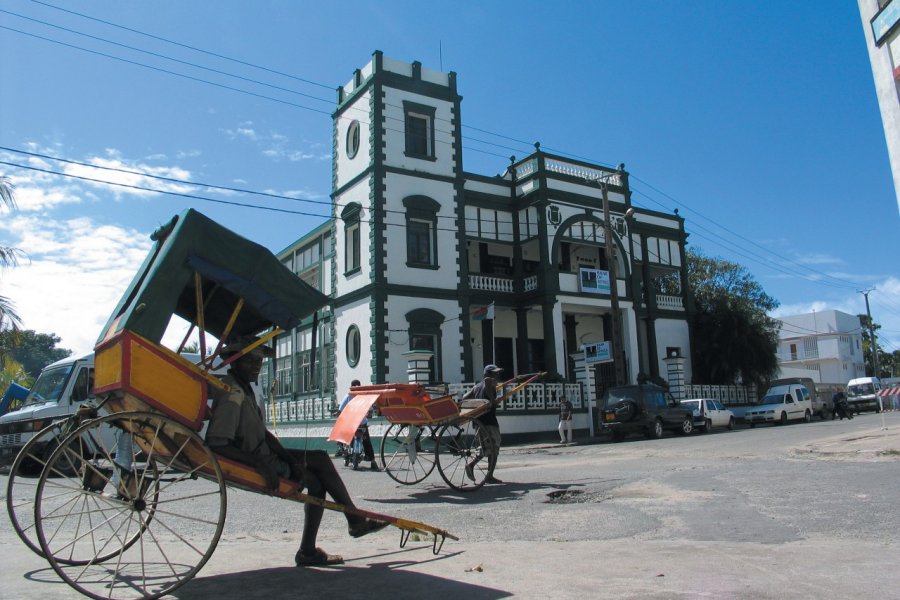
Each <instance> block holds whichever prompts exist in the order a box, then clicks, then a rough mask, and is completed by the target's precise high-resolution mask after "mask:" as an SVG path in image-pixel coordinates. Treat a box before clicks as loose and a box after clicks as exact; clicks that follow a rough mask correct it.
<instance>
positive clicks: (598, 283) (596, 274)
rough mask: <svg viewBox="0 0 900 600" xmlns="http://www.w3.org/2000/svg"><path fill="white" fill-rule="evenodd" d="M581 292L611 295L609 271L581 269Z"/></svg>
mask: <svg viewBox="0 0 900 600" xmlns="http://www.w3.org/2000/svg"><path fill="white" fill-rule="evenodd" d="M578 272H579V280H580V282H581V291H582V292H590V293H592V294H606V295H609V271H601V270H600V269H579V271H578Z"/></svg>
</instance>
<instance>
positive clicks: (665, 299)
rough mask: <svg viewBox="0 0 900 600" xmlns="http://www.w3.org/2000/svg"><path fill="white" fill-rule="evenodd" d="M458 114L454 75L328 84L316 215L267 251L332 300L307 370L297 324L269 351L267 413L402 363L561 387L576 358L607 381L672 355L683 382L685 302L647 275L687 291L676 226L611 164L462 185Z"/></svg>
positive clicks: (397, 374)
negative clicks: (587, 357) (327, 202)
mask: <svg viewBox="0 0 900 600" xmlns="http://www.w3.org/2000/svg"><path fill="white" fill-rule="evenodd" d="M461 103H462V97H461V96H460V95H459V93H458V91H457V77H456V74H455V73H453V72H450V73H442V72H437V71H432V70H429V69H426V68H424V67H423V66H422V65H421V64H420V63H418V62H413V63H412V64H409V63H404V62H400V61H396V60H392V59H390V58H388V57H386V56H384V55H383V54H382V53H381V52H375V53H374V55H373V58H372V60H371V62H369V63H368V64H367V65H366V66H364V67H363V68H361V69H359V70H357V71H356V72H355V73H354V75H353V77H352V79H351V80H350V81H349V82H348V83H347V84H346V85H344V86H342V87H340V88H338V90H337V107H336V109H335V112H334V140H333V141H334V155H333V201H334V212H333V219H332V220H331V221H330V222H328V223H326V224H323V225H322V226H321V227H319V228H317V229H316V230H314V231H312V232H310V233H309V234H307V235H305V236H303V237H302V238H301V239H299V240H298V241H297V242H296V243H294V244H293V245H291V246H290V247H289V248H287V249H285V250H284V251H283V252H281V253H280V257H281V258H282V260H283V261H284V262H285V264H286V265H288V266H289V267H290V268H291V269H293V270H294V271H295V272H296V273H298V275H299V276H300V277H302V278H303V279H304V280H305V281H307V282H308V283H310V284H312V285H313V286H315V287H317V288H319V289H320V290H322V291H324V292H325V293H326V294H329V295H330V296H331V297H332V303H331V306H330V308H329V310H327V311H325V312H323V313H322V314H321V315H319V321H318V323H319V326H318V330H317V331H316V338H317V341H316V342H317V343H316V345H317V346H318V347H319V348H320V352H319V353H318V359H317V361H316V363H315V364H316V368H314V369H311V368H310V365H311V361H310V358H311V357H310V348H312V346H313V331H312V323H311V322H308V323H306V324H304V326H303V327H301V328H299V329H298V330H296V331H292V332H288V333H286V334H284V335H283V336H281V338H280V339H279V340H278V343H277V358H276V360H275V365H274V369H273V370H272V371H270V372H269V377H271V376H272V375H275V374H277V385H276V399H283V400H304V399H309V400H310V401H315V402H317V403H318V402H323V403H324V404H323V406H324V405H325V404H328V403H330V402H332V401H333V400H334V399H335V398H336V397H338V396H341V395H343V394H344V393H345V390H346V389H347V388H348V387H349V385H350V382H351V380H353V379H359V380H360V381H362V382H363V383H364V384H367V383H380V382H392V381H393V382H396V381H406V379H407V358H408V356H406V355H405V353H407V352H409V351H410V350H427V351H430V352H431V353H432V357H431V360H430V363H429V368H430V371H431V372H430V378H431V380H432V381H434V382H446V383H450V384H460V383H462V382H473V381H477V380H478V379H480V376H481V371H482V367H483V366H484V365H485V364H487V363H495V364H498V365H500V366H501V367H503V368H504V369H505V370H506V373H507V374H509V375H513V374H523V373H530V372H536V371H548V372H549V373H551V374H553V375H556V376H557V380H562V381H568V382H574V381H576V380H577V379H578V378H579V376H580V375H579V371H583V370H581V369H575V367H574V365H575V359H577V358H578V357H579V356H581V355H582V354H583V353H584V348H585V346H586V345H587V347H588V348H590V349H591V351H592V352H593V351H599V352H601V353H603V352H611V353H613V354H615V352H614V348H616V347H619V348H621V350H620V351H619V352H618V355H619V357H620V359H621V361H622V362H621V365H622V369H621V379H622V380H623V382H625V381H627V382H633V381H635V380H636V379H637V378H638V377H639V374H643V375H646V376H661V377H663V378H664V377H665V373H666V365H665V363H664V362H663V359H665V358H667V357H672V356H677V357H683V361H682V362H683V366H684V375H685V377H686V378H687V379H688V380H689V379H690V345H691V342H690V332H689V326H688V316H689V313H690V311H691V304H690V301H689V298H688V296H687V294H686V293H682V294H680V295H674V296H673V295H661V294H659V293H657V291H656V290H657V283H658V280H659V279H660V278H667V279H668V280H672V279H673V278H674V279H675V280H677V281H678V282H679V283H680V285H681V289H682V290H687V283H686V282H687V271H686V267H685V253H684V246H685V238H686V234H685V232H684V222H683V219H682V218H681V217H679V216H678V215H677V214H675V215H671V214H664V213H660V212H654V211H650V210H645V209H640V208H637V207H634V206H632V203H631V190H630V188H629V175H628V172H627V171H625V170H624V167H623V166H620V167H619V168H617V169H610V168H607V167H603V166H599V165H594V164H588V163H585V162H581V161H577V160H572V159H568V158H564V157H562V156H556V155H553V154H549V153H547V152H544V151H542V150H541V149H540V146H539V144H535V151H534V152H533V153H532V154H531V155H529V156H526V157H524V158H521V159H515V158H513V159H512V160H511V161H510V163H509V165H503V166H502V167H501V168H504V169H505V171H504V172H503V174H502V175H495V176H489V175H479V174H474V173H467V172H465V171H464V169H463V145H462V141H463V138H462V133H461V128H462V113H461ZM604 194H605V195H606V197H607V201H608V210H607V211H604V202H603V197H604ZM610 257H612V261H613V263H612V264H610ZM611 274H612V276H610V275H611ZM616 313H618V316H617V314H616ZM617 318H618V321H615V319H617ZM616 323H618V326H619V332H620V333H621V337H620V339H621V343H619V344H612V345H611V347H610V346H607V344H604V342H613V341H614V339H613V335H614V333H616V332H615V325H616ZM581 362H583V361H581ZM596 372H597V378H598V379H599V380H601V384H604V385H605V384H609V383H612V382H613V381H614V380H615V369H614V368H613V367H612V366H611V365H608V366H606V367H604V368H601V369H597V371H596ZM308 410H309V409H306V408H302V407H301V408H298V409H297V411H298V412H297V416H300V413H301V412H302V413H304V414H313V415H315V414H316V413H318V412H320V410H321V407H319V408H315V409H312V413H309V412H307V411H308ZM292 412H293V411H292ZM291 414H292V413H290V414H288V418H290V417H291Z"/></svg>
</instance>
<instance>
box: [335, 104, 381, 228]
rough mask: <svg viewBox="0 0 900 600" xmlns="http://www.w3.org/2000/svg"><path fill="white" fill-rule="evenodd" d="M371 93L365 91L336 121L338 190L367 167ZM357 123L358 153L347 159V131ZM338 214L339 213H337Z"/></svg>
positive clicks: (369, 148) (369, 147) (369, 145)
mask: <svg viewBox="0 0 900 600" xmlns="http://www.w3.org/2000/svg"><path fill="white" fill-rule="evenodd" d="M370 98H371V92H370V91H367V92H366V93H365V94H363V95H362V96H360V97H359V98H358V99H356V100H355V101H354V102H353V107H351V108H349V109H348V110H346V111H345V112H344V113H343V114H342V115H341V118H340V119H338V121H337V148H336V150H335V153H334V155H333V160H334V164H335V168H336V169H337V173H336V175H337V183H336V187H337V188H338V189H340V188H341V187H343V186H344V185H346V184H347V182H348V181H350V180H351V179H353V178H354V177H356V176H357V175H359V174H360V173H361V172H362V171H363V170H364V169H366V168H367V167H368V166H369V152H371V142H370V140H369V136H370V135H371V126H370V123H371V122H372V115H371V114H370V109H369V100H370ZM354 119H355V120H357V121H359V151H358V152H357V153H356V156H354V157H353V158H352V159H350V158H348V157H347V130H348V129H349V128H350V123H351V122H353V120H354ZM338 212H340V211H338Z"/></svg>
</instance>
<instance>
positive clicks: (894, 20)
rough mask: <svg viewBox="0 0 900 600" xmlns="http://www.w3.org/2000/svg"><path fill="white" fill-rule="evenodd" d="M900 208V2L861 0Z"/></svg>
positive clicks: (860, 10)
mask: <svg viewBox="0 0 900 600" xmlns="http://www.w3.org/2000/svg"><path fill="white" fill-rule="evenodd" d="M858 3H859V14H860V15H861V16H862V22H863V32H864V33H865V36H866V46H867V47H868V49H869V61H870V62H871V63H872V75H873V76H874V78H875V92H876V94H877V95H878V106H879V108H880V110H881V121H882V123H883V124H884V137H885V139H886V140H887V147H888V157H889V158H890V161H891V171H892V172H893V175H894V191H895V192H896V194H897V208H898V209H900V0H858Z"/></svg>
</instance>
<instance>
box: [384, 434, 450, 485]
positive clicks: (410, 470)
mask: <svg viewBox="0 0 900 600" xmlns="http://www.w3.org/2000/svg"><path fill="white" fill-rule="evenodd" d="M436 446H437V441H436V439H435V430H434V428H433V427H431V426H430V425H424V426H420V425H405V424H400V423H394V424H393V425H391V426H390V427H388V430H387V431H385V432H384V437H383V438H382V439H381V462H382V464H383V465H384V470H385V471H386V472H387V474H388V475H389V476H390V477H391V479H393V480H394V481H396V482H397V483H402V484H403V485H413V484H414V483H419V482H420V481H422V480H424V479H425V478H426V477H428V476H429V475H431V472H432V471H434V463H435V448H436Z"/></svg>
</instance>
